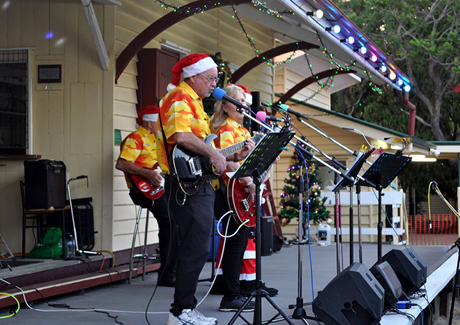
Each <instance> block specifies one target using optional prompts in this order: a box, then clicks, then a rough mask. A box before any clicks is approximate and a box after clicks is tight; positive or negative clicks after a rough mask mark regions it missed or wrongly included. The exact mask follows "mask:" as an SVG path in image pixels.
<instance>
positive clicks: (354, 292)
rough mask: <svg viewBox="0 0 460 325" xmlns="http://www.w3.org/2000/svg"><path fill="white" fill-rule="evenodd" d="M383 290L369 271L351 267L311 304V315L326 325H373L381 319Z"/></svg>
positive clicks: (358, 266) (360, 265)
mask: <svg viewBox="0 0 460 325" xmlns="http://www.w3.org/2000/svg"><path fill="white" fill-rule="evenodd" d="M384 295H385V292H384V289H383V288H382V286H381V285H380V283H379V282H378V281H377V279H376V278H375V277H374V276H373V275H372V273H371V272H370V271H369V269H368V268H367V267H366V266H365V265H364V264H361V263H358V262H356V263H353V264H352V265H350V266H349V267H347V268H346V269H345V270H343V271H342V272H341V273H340V274H339V275H337V276H336V277H335V278H334V279H332V281H331V282H329V284H328V285H327V286H326V287H325V288H324V290H323V291H321V292H320V293H319V294H318V296H317V297H316V298H315V300H313V312H314V313H315V314H316V315H317V316H318V318H319V320H320V321H322V322H323V323H324V324H326V325H335V324H338V325H374V324H378V323H379V321H380V319H381V318H382V313H383V306H384Z"/></svg>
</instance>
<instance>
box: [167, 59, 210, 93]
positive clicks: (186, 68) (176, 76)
mask: <svg viewBox="0 0 460 325" xmlns="http://www.w3.org/2000/svg"><path fill="white" fill-rule="evenodd" d="M214 67H217V64H216V63H215V62H214V60H213V59H211V57H210V56H209V55H207V54H205V53H195V54H190V55H187V56H186V57H185V58H183V59H182V60H180V61H179V62H177V63H176V65H175V66H174V67H173V68H172V73H173V80H172V82H171V83H170V84H169V85H168V88H167V89H168V91H171V90H173V89H174V88H176V87H177V86H179V84H180V81H181V76H184V78H188V77H193V76H196V75H197V74H200V73H202V72H205V71H207V70H209V69H211V68H214Z"/></svg>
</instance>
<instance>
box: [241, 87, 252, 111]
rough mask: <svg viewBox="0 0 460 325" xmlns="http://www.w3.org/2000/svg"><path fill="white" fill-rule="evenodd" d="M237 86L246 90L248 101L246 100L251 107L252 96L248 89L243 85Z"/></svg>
mask: <svg viewBox="0 0 460 325" xmlns="http://www.w3.org/2000/svg"><path fill="white" fill-rule="evenodd" d="M237 86H238V87H240V88H241V89H243V90H244V95H245V96H246V99H245V100H246V103H248V105H249V106H250V105H252V94H251V92H250V91H249V90H248V88H246V87H245V86H243V85H237Z"/></svg>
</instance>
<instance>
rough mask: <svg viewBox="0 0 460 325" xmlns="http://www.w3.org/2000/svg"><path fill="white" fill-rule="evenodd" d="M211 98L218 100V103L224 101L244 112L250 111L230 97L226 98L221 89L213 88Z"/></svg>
mask: <svg viewBox="0 0 460 325" xmlns="http://www.w3.org/2000/svg"><path fill="white" fill-rule="evenodd" d="M212 97H214V98H215V99H217V100H220V101H222V100H224V99H225V100H226V101H228V102H230V103H232V104H233V105H235V106H236V107H239V108H243V109H245V110H248V111H250V109H249V108H248V107H246V106H244V105H243V104H241V103H240V102H239V101H237V100H236V99H233V98H232V97H230V96H228V95H227V93H226V92H225V90H223V89H221V88H215V89H214V91H213V92H212Z"/></svg>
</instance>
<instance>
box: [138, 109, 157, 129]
mask: <svg viewBox="0 0 460 325" xmlns="http://www.w3.org/2000/svg"><path fill="white" fill-rule="evenodd" d="M159 111H160V109H159V108H158V106H153V105H150V106H145V107H144V108H142V109H141V110H140V111H139V113H138V114H137V116H138V117H137V125H142V121H145V122H156V121H157V120H158V112H159Z"/></svg>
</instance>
